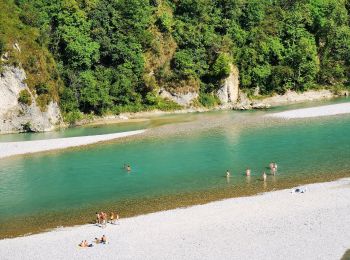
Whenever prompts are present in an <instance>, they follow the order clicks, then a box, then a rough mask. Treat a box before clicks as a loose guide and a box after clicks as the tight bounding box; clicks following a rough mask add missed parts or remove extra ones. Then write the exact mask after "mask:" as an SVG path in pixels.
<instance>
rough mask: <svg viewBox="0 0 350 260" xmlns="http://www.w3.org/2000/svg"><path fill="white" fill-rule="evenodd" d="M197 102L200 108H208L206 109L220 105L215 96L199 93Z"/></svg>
mask: <svg viewBox="0 0 350 260" xmlns="http://www.w3.org/2000/svg"><path fill="white" fill-rule="evenodd" d="M198 101H199V103H201V105H202V106H204V107H208V108H210V107H214V106H217V105H219V104H220V101H219V99H218V97H217V96H215V95H214V94H210V93H203V92H200V93H199V97H198Z"/></svg>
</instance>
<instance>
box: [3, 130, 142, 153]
mask: <svg viewBox="0 0 350 260" xmlns="http://www.w3.org/2000/svg"><path fill="white" fill-rule="evenodd" d="M145 131H146V130H136V131H128V132H122V133H113V134H104V135H89V136H78V137H67V138H56V139H45V140H35V141H22V142H6V143H0V159H1V158H5V157H10V156H14V155H21V154H28V153H37V152H45V151H52V150H58V149H65V148H70V147H77V146H84V145H89V144H94V143H98V142H104V141H109V140H113V139H117V138H122V137H127V136H132V135H137V134H141V133H143V132H145Z"/></svg>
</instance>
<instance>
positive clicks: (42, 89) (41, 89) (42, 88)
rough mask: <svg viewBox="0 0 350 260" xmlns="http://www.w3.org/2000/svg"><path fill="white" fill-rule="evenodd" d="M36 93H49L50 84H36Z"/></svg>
mask: <svg viewBox="0 0 350 260" xmlns="http://www.w3.org/2000/svg"><path fill="white" fill-rule="evenodd" d="M35 91H36V94H38V95H43V94H48V93H49V86H48V85H47V84H45V83H39V84H38V85H36V86H35Z"/></svg>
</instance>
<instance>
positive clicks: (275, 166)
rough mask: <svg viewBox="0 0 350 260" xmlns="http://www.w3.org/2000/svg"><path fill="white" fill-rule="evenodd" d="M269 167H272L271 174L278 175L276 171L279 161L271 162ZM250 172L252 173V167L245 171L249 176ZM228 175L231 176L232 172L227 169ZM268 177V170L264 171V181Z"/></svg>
mask: <svg viewBox="0 0 350 260" xmlns="http://www.w3.org/2000/svg"><path fill="white" fill-rule="evenodd" d="M269 168H270V172H271V175H276V173H277V163H275V162H271V163H270V164H269ZM250 174H251V170H250V168H247V169H246V171H245V175H246V176H247V177H249V176H250ZM226 177H227V178H229V177H231V173H230V172H229V170H227V171H226ZM266 178H267V175H266V172H265V171H264V172H263V174H262V179H263V181H266Z"/></svg>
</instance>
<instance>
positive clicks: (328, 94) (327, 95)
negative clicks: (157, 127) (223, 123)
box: [76, 89, 349, 126]
mask: <svg viewBox="0 0 350 260" xmlns="http://www.w3.org/2000/svg"><path fill="white" fill-rule="evenodd" d="M344 95H349V94H348V92H346V91H344V93H340V95H337V94H335V93H334V92H332V91H330V90H327V89H321V90H309V91H305V92H302V93H298V92H295V91H287V92H286V93H285V94H283V95H273V96H270V97H264V98H253V99H248V98H247V97H246V95H245V94H241V95H240V101H239V102H238V103H237V104H233V103H232V104H230V103H228V104H225V105H220V106H215V107H212V108H205V107H190V108H183V109H180V110H175V111H161V110H152V111H142V112H136V113H122V114H120V115H108V116H104V117H93V118H89V119H83V120H80V121H78V122H76V125H77V126H82V125H103V124H118V123H125V122H135V121H137V120H139V121H147V120H149V119H150V118H152V117H156V116H162V115H172V114H188V113H203V112H208V111H218V110H250V109H265V108H270V107H275V106H281V105H288V104H297V103H302V102H307V101H320V100H327V99H332V98H336V97H340V96H344Z"/></svg>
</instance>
